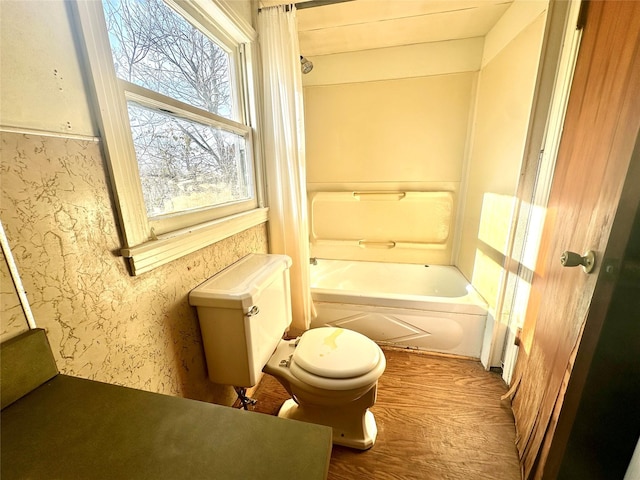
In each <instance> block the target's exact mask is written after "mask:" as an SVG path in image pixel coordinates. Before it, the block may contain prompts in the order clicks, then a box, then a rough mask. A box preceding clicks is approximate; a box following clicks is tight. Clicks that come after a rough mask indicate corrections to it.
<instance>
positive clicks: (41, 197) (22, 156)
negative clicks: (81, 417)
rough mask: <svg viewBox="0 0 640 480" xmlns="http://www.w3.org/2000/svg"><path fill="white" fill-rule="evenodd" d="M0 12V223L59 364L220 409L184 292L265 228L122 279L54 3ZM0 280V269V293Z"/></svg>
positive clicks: (101, 180)
mask: <svg viewBox="0 0 640 480" xmlns="http://www.w3.org/2000/svg"><path fill="white" fill-rule="evenodd" d="M1 8H2V15H0V17H1V18H2V33H1V35H2V37H1V41H2V44H1V48H2V69H1V70H2V84H1V88H2V91H1V92H0V95H1V98H2V118H1V121H2V127H3V128H4V129H5V132H3V133H2V135H1V139H0V140H1V142H2V146H1V148H2V159H1V160H2V163H1V167H0V168H1V170H0V172H1V174H2V193H1V197H0V218H1V219H2V222H3V224H4V227H5V229H6V233H7V237H8V240H9V242H10V245H11V247H12V250H13V254H14V257H15V260H16V264H17V266H18V269H19V271H20V274H21V276H22V281H23V283H24V287H25V290H26V291H27V295H28V298H29V300H30V303H31V306H32V309H33V313H34V317H35V320H36V323H37V325H38V326H40V327H44V328H45V329H47V332H48V336H49V340H50V342H51V345H52V348H53V350H54V355H55V357H56V361H57V363H58V367H59V368H60V370H61V371H62V372H64V373H67V374H71V375H78V376H81V377H85V378H91V379H96V380H100V381H105V382H109V383H116V384H121V385H126V386H129V387H134V388H141V389H145V390H150V391H154V392H161V393H167V394H172V395H181V396H185V397H189V398H196V399H200V400H206V401H213V402H218V403H224V404H230V403H231V402H232V401H233V400H234V398H235V394H234V393H233V392H232V390H231V388H230V387H222V386H217V385H214V384H212V383H211V382H209V381H208V379H207V377H206V369H205V362H204V353H203V350H202V343H201V338H200V332H199V327H198V323H197V317H196V312H195V309H194V308H192V307H190V306H189V304H188V301H187V295H188V293H189V291H190V290H191V289H192V288H194V287H195V286H196V285H198V284H199V283H201V282H202V281H204V280H205V279H206V278H208V277H210V276H211V275H213V274H214V273H215V272H217V271H219V270H221V269H223V268H224V267H226V266H227V265H229V264H231V263H232V262H234V261H236V260H238V259H239V258H241V257H242V256H244V255H246V254H248V253H250V252H266V251H267V234H266V229H265V227H264V226H258V227H255V228H252V229H250V230H247V231H245V232H242V233H240V234H238V235H236V236H234V237H232V238H229V239H226V240H223V241H221V242H219V243H217V244H215V245H212V246H210V247H208V248H205V249H203V250H201V251H198V252H196V253H193V254H191V255H189V256H187V257H184V258H182V259H180V260H176V261H174V262H171V263H170V264H167V265H165V266H163V267H160V268H157V269H155V270H153V271H152V272H149V273H146V274H143V275H141V276H139V277H131V276H130V275H129V274H128V272H127V269H126V265H125V262H124V260H123V259H122V257H120V256H119V254H118V252H119V249H120V247H121V243H120V240H119V236H118V225H117V223H116V220H115V215H114V210H113V204H112V200H111V196H110V189H109V182H108V180H107V178H108V177H107V172H106V167H105V159H104V158H103V156H102V153H101V145H100V142H99V139H98V138H94V137H93V135H94V134H95V130H94V127H93V120H92V117H91V115H90V109H89V103H88V101H87V98H88V95H87V93H86V89H85V88H84V80H83V78H82V72H81V69H80V62H79V61H78V57H77V55H76V53H77V52H76V45H74V43H73V41H72V35H71V30H70V21H69V19H68V17H67V16H66V15H67V12H66V9H65V6H64V3H63V1H62V0H56V1H41V2H38V1H32V2H23V1H19V2H12V1H7V0H3V1H2V5H1ZM21 42H24V43H21ZM9 67H10V69H9ZM54 70H56V71H57V73H56V72H54ZM67 122H69V123H70V124H71V128H69V127H68V123H67ZM7 127H9V128H7ZM16 129H27V130H35V131H36V132H31V133H24V132H19V131H16ZM41 131H43V132H53V134H50V133H42V134H41V133H40V132H41ZM85 137H86V138H85ZM3 272H4V271H3ZM5 278H6V274H5V273H3V276H2V281H3V284H2V291H3V293H4V291H5V284H6V283H5ZM3 297H4V295H3ZM5 305H7V304H6V303H5V302H4V298H3V311H2V332H3V334H4V332H5V330H7V329H10V328H13V327H10V326H8V325H5V322H6V321H7V319H8V318H12V317H13V315H10V316H7V315H5V314H6V312H5V311H4V308H5ZM7 307H9V305H7ZM11 308H14V307H11ZM12 323H13V322H12ZM19 323H20V321H18V324H19Z"/></svg>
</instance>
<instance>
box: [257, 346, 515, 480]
mask: <svg viewBox="0 0 640 480" xmlns="http://www.w3.org/2000/svg"><path fill="white" fill-rule="evenodd" d="M384 352H385V356H386V358H387V369H386V371H385V372H384V374H383V375H382V377H381V378H380V380H379V382H378V399H377V402H376V404H375V406H374V407H373V408H372V409H371V411H372V412H373V413H374V415H375V418H376V423H377V425H378V438H377V440H376V444H375V445H374V446H373V447H372V448H371V449H370V450H368V451H365V452H361V451H357V450H352V449H349V448H345V447H340V446H334V447H333V453H332V456H331V465H330V467H329V477H328V478H329V479H330V480H357V479H398V480H408V479H421V480H431V479H434V480H435V479H437V480H457V479H460V480H475V479H490V480H515V479H520V467H519V464H518V456H517V452H516V447H515V443H514V437H515V427H514V420H513V415H512V412H511V407H510V404H509V402H508V401H501V400H500V396H501V395H502V394H504V393H505V392H506V390H507V388H506V386H505V384H504V383H503V381H502V379H501V378H500V376H499V375H498V374H495V373H491V372H487V371H485V370H484V368H483V367H482V366H481V365H480V363H478V362H474V361H471V360H464V359H457V358H448V357H442V356H435V355H430V354H425V353H422V352H415V351H408V350H401V349H395V348H385V349H384ZM253 398H256V399H257V400H258V403H257V405H256V406H255V407H252V408H251V409H252V410H255V411H258V412H262V413H267V414H270V415H276V414H277V411H278V409H279V408H280V405H281V404H282V403H283V402H284V400H286V399H287V398H288V396H287V393H286V391H285V390H284V388H282V386H281V385H280V384H279V383H278V382H277V381H276V380H275V379H273V378H272V377H270V376H269V375H265V376H264V377H263V379H262V381H261V382H260V384H259V386H258V387H257V389H256V391H255V392H254V394H253Z"/></svg>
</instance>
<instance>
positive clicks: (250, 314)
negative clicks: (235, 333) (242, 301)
mask: <svg viewBox="0 0 640 480" xmlns="http://www.w3.org/2000/svg"><path fill="white" fill-rule="evenodd" d="M259 313H260V309H259V308H258V306H257V305H252V306H251V308H250V309H249V310H247V313H246V314H245V315H246V316H247V317H253V316H254V315H257V314H259Z"/></svg>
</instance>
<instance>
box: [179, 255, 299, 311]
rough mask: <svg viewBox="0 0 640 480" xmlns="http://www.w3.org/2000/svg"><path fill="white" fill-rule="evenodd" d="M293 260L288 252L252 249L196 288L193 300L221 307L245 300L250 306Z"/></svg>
mask: <svg viewBox="0 0 640 480" xmlns="http://www.w3.org/2000/svg"><path fill="white" fill-rule="evenodd" d="M291 263H292V262H291V258H289V257H288V256H287V255H276V254H260V253H251V254H249V255H247V256H246V257H243V258H241V259H240V260H238V261H237V262H236V263H234V264H232V265H230V266H229V267H227V268H225V269H224V270H222V271H221V272H219V273H217V274H215V275H214V276H213V277H211V278H210V279H208V280H206V281H205V282H204V283H202V284H200V285H198V286H197V287H196V288H194V289H193V290H192V291H191V292H190V293H189V304H191V305H193V306H200V307H221V308H237V307H238V306H239V304H241V305H242V307H244V308H248V307H250V306H251V305H254V304H255V303H256V298H257V297H258V296H259V295H260V292H262V290H264V289H265V288H266V287H267V286H269V285H270V284H271V283H272V282H273V281H274V279H275V278H276V277H277V276H279V275H281V274H282V272H283V271H284V270H286V269H288V268H290V267H291Z"/></svg>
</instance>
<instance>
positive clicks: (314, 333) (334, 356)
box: [289, 327, 386, 390]
mask: <svg viewBox="0 0 640 480" xmlns="http://www.w3.org/2000/svg"><path fill="white" fill-rule="evenodd" d="M385 366H386V361H385V359H384V354H383V353H382V351H381V350H380V347H379V346H378V345H376V343H375V342H373V341H372V340H370V339H369V338H367V337H365V336H364V335H362V334H360V333H357V332H354V331H352V330H346V329H342V328H334V327H322V328H315V329H311V330H309V331H307V332H305V333H304V334H303V335H302V336H301V337H300V339H299V342H298V346H297V347H296V349H295V351H294V353H293V355H292V357H291V362H290V365H289V369H290V371H291V373H292V374H293V375H294V376H295V377H296V378H298V379H299V380H300V381H302V382H304V383H306V384H308V385H311V386H314V387H318V388H323V389H326V390H351V389H355V388H361V387H364V386H367V385H370V384H371V383H374V382H376V381H377V379H378V378H379V377H380V375H381V374H382V372H383V371H384V368H385Z"/></svg>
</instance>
